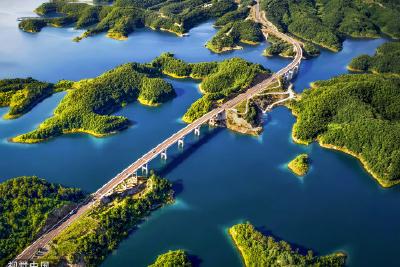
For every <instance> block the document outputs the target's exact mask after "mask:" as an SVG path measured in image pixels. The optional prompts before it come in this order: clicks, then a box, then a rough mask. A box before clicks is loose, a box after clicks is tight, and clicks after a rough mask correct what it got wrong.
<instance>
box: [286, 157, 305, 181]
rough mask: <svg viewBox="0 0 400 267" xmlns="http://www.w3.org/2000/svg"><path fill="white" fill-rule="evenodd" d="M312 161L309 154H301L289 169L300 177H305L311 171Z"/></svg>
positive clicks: (291, 163) (290, 164)
mask: <svg viewBox="0 0 400 267" xmlns="http://www.w3.org/2000/svg"><path fill="white" fill-rule="evenodd" d="M309 164H310V159H309V157H308V155H307V154H300V155H298V156H297V157H296V158H294V159H293V160H292V161H291V162H289V164H288V168H289V169H290V170H291V171H292V172H294V173H295V174H296V175H298V176H304V175H306V174H307V172H308V169H309Z"/></svg>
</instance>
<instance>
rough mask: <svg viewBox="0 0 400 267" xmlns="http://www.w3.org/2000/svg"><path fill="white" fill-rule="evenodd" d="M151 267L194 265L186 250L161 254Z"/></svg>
mask: <svg viewBox="0 0 400 267" xmlns="http://www.w3.org/2000/svg"><path fill="white" fill-rule="evenodd" d="M149 267H192V263H191V261H190V259H189V257H188V255H187V254H186V252H185V251H184V250H181V249H179V250H173V251H168V252H167V253H164V254H161V255H160V256H158V257H157V259H156V261H155V262H154V263H153V264H151V265H149Z"/></svg>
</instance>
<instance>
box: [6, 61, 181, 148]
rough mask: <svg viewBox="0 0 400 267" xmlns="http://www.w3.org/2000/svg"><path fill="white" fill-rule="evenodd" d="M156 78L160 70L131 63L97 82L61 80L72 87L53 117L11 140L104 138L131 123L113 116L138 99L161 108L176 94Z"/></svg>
mask: <svg viewBox="0 0 400 267" xmlns="http://www.w3.org/2000/svg"><path fill="white" fill-rule="evenodd" d="M156 75H160V73H159V72H158V70H157V69H154V68H152V67H150V66H148V65H144V64H137V63H129V64H124V65H121V66H119V67H117V68H115V69H113V70H111V71H108V72H106V73H104V74H102V75H100V76H99V77H96V78H94V79H87V80H82V81H79V82H71V81H62V82H61V85H63V86H69V87H70V90H68V92H67V95H66V96H65V97H64V98H63V100H62V101H61V103H60V104H59V106H58V107H57V108H56V110H55V111H54V115H53V116H52V117H50V118H48V119H47V120H45V121H44V122H43V123H41V124H40V125H39V127H38V128H37V129H36V130H33V131H32V132H29V133H26V134H23V135H20V136H17V137H14V138H12V139H11V141H13V142H23V143H36V142H41V141H44V140H46V139H49V138H52V137H55V136H58V135H61V134H66V133H74V132H86V133H89V134H92V135H94V136H99V137H101V136H106V135H109V134H112V133H115V132H116V131H119V130H122V129H125V128H126V127H128V126H129V125H130V121H129V120H128V119H127V118H125V117H122V116H112V115H110V114H111V113H113V112H115V111H117V110H118V109H120V108H121V107H124V106H125V105H126V104H127V103H130V102H133V101H134V100H136V99H137V98H139V100H140V101H141V102H142V103H145V104H151V105H158V104H160V103H162V102H165V101H168V100H169V99H171V98H172V97H174V96H175V95H176V94H175V91H174V90H173V88H172V86H171V85H170V84H168V83H167V82H165V81H164V80H163V79H160V78H157V77H154V76H156ZM61 85H60V86H61Z"/></svg>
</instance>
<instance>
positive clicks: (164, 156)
mask: <svg viewBox="0 0 400 267" xmlns="http://www.w3.org/2000/svg"><path fill="white" fill-rule="evenodd" d="M160 155H161V159H164V160H167V150H166V149H165V150H164V151H163V152H161V154H160Z"/></svg>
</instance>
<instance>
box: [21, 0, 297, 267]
mask: <svg viewBox="0 0 400 267" xmlns="http://www.w3.org/2000/svg"><path fill="white" fill-rule="evenodd" d="M254 19H255V20H256V21H257V22H259V23H261V24H262V25H263V30H262V31H263V34H264V35H265V36H266V37H267V36H268V34H273V35H275V36H277V37H278V38H280V39H282V40H284V41H285V42H288V43H290V44H292V45H293V49H294V52H295V57H294V59H293V60H292V61H291V62H290V64H289V65H287V66H286V67H284V68H283V69H281V70H279V71H278V72H276V73H274V74H273V75H271V76H269V77H268V78H266V79H265V80H263V81H261V82H259V83H258V84H256V85H254V86H252V87H251V88H249V89H247V90H246V91H245V92H243V93H241V94H239V95H237V96H236V97H234V98H232V99H231V100H229V101H227V102H225V103H223V104H222V105H221V106H219V107H217V108H215V109H213V110H212V111H210V112H208V113H207V114H205V115H204V116H202V117H201V118H199V119H197V120H195V121H194V122H192V123H191V124H188V125H187V126H186V127H184V128H183V129H181V130H179V131H178V132H176V133H174V134H173V135H171V136H170V137H168V138H167V139H165V140H164V141H163V142H162V143H160V144H158V145H157V146H155V147H154V148H153V149H151V150H150V151H148V152H147V153H146V154H144V155H143V156H142V157H141V158H139V159H138V160H136V161H135V162H134V163H132V164H131V165H129V166H128V167H127V168H126V169H124V170H123V171H122V172H120V173H119V174H117V175H116V176H115V177H114V178H112V179H111V180H110V181H109V182H107V183H106V184H105V185H103V186H102V187H101V188H100V189H98V190H97V191H96V192H95V193H93V194H92V198H91V199H90V200H88V201H86V202H84V203H82V204H80V205H79V206H78V207H77V208H75V209H74V210H73V211H71V212H70V213H69V214H68V215H67V216H65V217H64V218H63V219H61V220H60V221H59V222H58V223H57V224H55V225H54V226H53V227H51V228H50V229H49V230H48V231H47V232H46V233H44V234H43V235H42V236H41V237H39V238H38V239H37V240H36V241H35V242H33V243H32V244H31V245H30V246H29V247H27V248H26V249H25V250H24V251H23V252H22V253H20V254H19V255H18V256H17V257H16V258H15V260H28V259H32V258H34V257H35V256H36V255H37V252H38V251H40V249H42V248H44V247H45V246H46V245H47V244H48V243H49V242H50V241H51V240H52V239H53V238H55V237H56V236H57V235H58V234H59V233H60V232H62V231H63V230H64V229H65V228H67V227H68V226H69V225H70V224H71V223H72V222H73V221H74V220H75V219H77V218H78V217H79V216H81V215H82V214H83V213H85V212H86V211H88V210H89V209H90V208H92V206H93V205H94V204H95V203H97V202H98V201H101V200H103V199H104V198H105V197H107V196H108V195H110V194H112V192H113V190H114V189H115V188H116V187H117V186H119V185H121V184H123V182H124V181H125V180H126V179H128V178H131V177H132V176H133V177H134V176H137V175H138V172H140V173H141V174H142V175H143V174H145V175H147V174H148V171H149V167H148V165H149V163H150V162H151V161H152V160H153V159H154V158H156V157H158V156H160V157H161V158H163V159H167V156H168V153H167V152H168V149H169V148H170V147H171V146H173V145H177V146H181V147H183V145H184V140H185V137H186V136H188V135H189V134H195V135H200V133H201V132H200V128H201V126H202V125H204V124H208V123H210V122H211V123H212V122H215V121H218V120H221V119H224V116H225V111H226V110H228V109H231V108H234V107H235V106H237V105H238V104H239V103H241V102H242V101H246V100H248V99H251V98H252V97H254V96H256V95H258V94H260V93H261V92H263V91H264V90H265V89H266V88H267V87H268V86H270V85H272V84H273V83H274V82H276V81H277V80H279V79H280V77H283V78H284V79H285V80H286V81H290V80H291V79H292V78H293V77H294V75H295V74H296V73H297V71H298V69H299V65H300V63H301V60H302V57H303V53H302V48H301V45H300V43H299V42H298V41H296V40H295V39H293V38H291V37H290V36H287V35H285V34H284V33H281V32H279V31H278V29H277V28H276V27H275V26H273V25H272V24H271V23H270V22H268V20H267V19H266V16H265V14H261V12H260V10H259V3H258V1H257V4H256V5H255V18H254Z"/></svg>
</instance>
